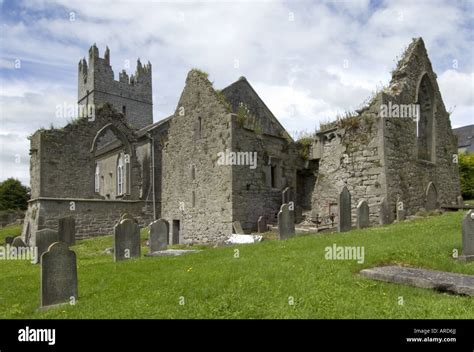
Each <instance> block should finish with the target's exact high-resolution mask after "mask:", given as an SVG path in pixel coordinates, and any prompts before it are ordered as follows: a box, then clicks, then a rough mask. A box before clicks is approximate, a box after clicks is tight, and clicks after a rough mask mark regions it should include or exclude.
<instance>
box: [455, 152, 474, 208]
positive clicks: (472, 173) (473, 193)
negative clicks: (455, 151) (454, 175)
mask: <svg viewBox="0 0 474 352" xmlns="http://www.w3.org/2000/svg"><path fill="white" fill-rule="evenodd" d="M459 176H460V177H461V193H462V196H463V198H464V199H474V153H469V154H464V153H462V154H459Z"/></svg>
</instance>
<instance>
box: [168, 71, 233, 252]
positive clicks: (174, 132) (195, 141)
mask: <svg viewBox="0 0 474 352" xmlns="http://www.w3.org/2000/svg"><path fill="white" fill-rule="evenodd" d="M180 114H183V115H182V116H181V115H180ZM199 118H201V126H202V129H201V131H202V132H201V137H200V138H197V137H196V136H198V135H197V133H198V132H197V131H198V119H199ZM230 123H231V120H230V113H229V112H228V111H227V110H226V108H225V106H224V105H223V104H222V103H221V102H220V101H219V99H218V97H217V96H216V93H215V91H214V89H213V88H212V85H211V83H210V82H209V81H208V80H207V78H205V77H204V76H203V75H202V74H201V73H199V72H198V71H195V70H193V71H191V72H190V73H189V74H188V77H187V79H186V86H185V88H184V90H183V93H182V95H181V98H180V100H179V103H178V106H177V109H176V112H175V115H174V116H173V117H172V118H171V120H170V122H169V130H168V139H167V142H166V143H165V146H164V148H163V169H162V209H161V216H162V217H163V218H164V219H166V220H167V221H169V223H170V228H171V229H172V228H173V220H179V221H180V239H179V241H180V243H191V242H192V243H208V242H216V241H218V240H220V239H224V237H225V236H227V235H229V234H230V233H231V231H232V170H231V167H230V166H220V165H217V160H218V152H221V151H224V150H225V149H226V148H229V147H230V146H231V131H230V128H231V126H230ZM193 165H194V167H195V171H194V175H195V178H194V180H193V178H192V173H193V172H192V168H193ZM193 193H194V205H193ZM181 202H182V203H181ZM180 203H181V204H183V205H184V207H183V206H181V207H180Z"/></svg>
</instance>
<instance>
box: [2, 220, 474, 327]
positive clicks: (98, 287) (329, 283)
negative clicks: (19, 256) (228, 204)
mask: <svg viewBox="0 0 474 352" xmlns="http://www.w3.org/2000/svg"><path fill="white" fill-rule="evenodd" d="M462 215H463V213H462V212H453V213H446V214H444V215H442V216H437V217H431V218H426V219H421V220H416V221H412V222H404V223H400V224H394V225H390V226H383V227H375V228H370V229H366V230H354V231H351V232H347V233H342V234H324V235H308V236H301V237H297V238H294V239H291V240H287V241H264V242H262V243H259V244H255V245H240V246H233V247H222V248H209V249H205V250H203V251H202V252H201V253H197V254H188V255H185V256H180V257H155V258H147V257H142V258H141V259H137V260H130V261H126V262H120V263H114V262H113V261H112V256H111V255H107V254H104V249H105V248H107V247H111V246H112V237H111V236H105V237H100V238H96V239H90V240H83V241H79V242H78V244H77V245H76V246H74V247H73V250H74V251H75V252H76V253H77V257H78V276H79V300H78V302H77V304H76V305H75V306H63V307H60V308H54V309H50V310H47V311H37V308H38V306H39V300H40V298H39V288H40V273H39V271H40V266H39V265H32V264H30V263H29V262H26V261H22V262H15V261H4V260H0V317H1V318H470V319H472V318H474V299H473V298H469V297H461V296H455V295H451V294H447V293H440V292H435V291H432V290H426V289H420V288H414V287H409V286H403V285H397V284H390V283H384V282H378V281H372V280H370V279H367V278H363V277H361V276H359V275H358V272H359V271H360V270H361V269H364V268H369V267H373V266H376V265H381V264H404V265H410V266H414V267H424V268H431V269H439V270H446V271H451V272H458V273H466V274H471V275H472V274H474V263H470V264H466V263H459V262H457V261H455V260H453V259H452V252H453V249H454V248H457V249H459V250H460V249H461V226H460V224H461V218H462ZM3 231H9V229H4V230H3ZM17 231H18V229H17ZM0 236H2V237H0V239H1V238H3V237H4V236H3V234H2V235H0ZM0 242H1V241H0ZM334 243H336V244H337V245H339V246H364V247H365V262H364V263H363V264H357V262H356V261H330V260H326V259H325V256H324V253H325V247H326V246H332V245H333V244H334ZM146 251H147V250H146V249H145V248H143V252H142V253H146ZM237 251H238V252H239V253H238V254H239V256H238V258H236V254H237ZM399 297H403V300H404V305H399V304H398V301H399ZM180 303H183V304H180ZM290 303H293V304H290Z"/></svg>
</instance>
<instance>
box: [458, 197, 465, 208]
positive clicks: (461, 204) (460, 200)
mask: <svg viewBox="0 0 474 352" xmlns="http://www.w3.org/2000/svg"><path fill="white" fill-rule="evenodd" d="M456 203H457V205H459V206H460V207H462V206H463V205H464V199H463V197H462V196H457V198H456Z"/></svg>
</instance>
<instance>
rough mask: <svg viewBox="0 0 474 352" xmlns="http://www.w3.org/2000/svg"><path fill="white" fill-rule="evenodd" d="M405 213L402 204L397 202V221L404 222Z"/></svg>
mask: <svg viewBox="0 0 474 352" xmlns="http://www.w3.org/2000/svg"><path fill="white" fill-rule="evenodd" d="M406 216H407V212H406V210H405V206H404V204H403V202H397V221H403V220H405V218H406Z"/></svg>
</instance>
